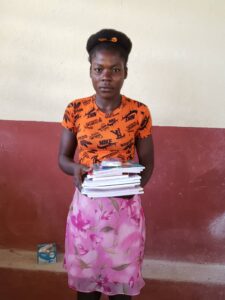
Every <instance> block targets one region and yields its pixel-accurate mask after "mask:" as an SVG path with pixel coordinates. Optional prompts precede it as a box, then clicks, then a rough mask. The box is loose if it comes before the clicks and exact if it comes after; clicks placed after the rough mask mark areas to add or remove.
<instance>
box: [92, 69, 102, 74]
mask: <svg viewBox="0 0 225 300" xmlns="http://www.w3.org/2000/svg"><path fill="white" fill-rule="evenodd" d="M94 70H95V72H96V73H100V72H101V71H102V68H95V69H94Z"/></svg>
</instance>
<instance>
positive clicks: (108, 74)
mask: <svg viewBox="0 0 225 300" xmlns="http://www.w3.org/2000/svg"><path fill="white" fill-rule="evenodd" d="M111 78H112V73H111V71H110V70H107V69H105V70H104V71H103V73H102V80H111Z"/></svg>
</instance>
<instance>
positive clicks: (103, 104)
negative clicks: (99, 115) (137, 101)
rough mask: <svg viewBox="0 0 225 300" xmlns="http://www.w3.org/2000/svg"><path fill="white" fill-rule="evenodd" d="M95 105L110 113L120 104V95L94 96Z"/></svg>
mask: <svg viewBox="0 0 225 300" xmlns="http://www.w3.org/2000/svg"><path fill="white" fill-rule="evenodd" d="M95 101H96V104H97V106H98V107H99V108H100V109H101V110H102V111H103V112H105V113H111V112H112V111H113V110H114V109H116V108H117V107H119V106H120V104H121V101H122V96H121V95H118V96H116V97H114V98H102V97H101V96H99V95H97V94H96V96H95Z"/></svg>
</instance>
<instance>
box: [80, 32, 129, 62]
mask: <svg viewBox="0 0 225 300" xmlns="http://www.w3.org/2000/svg"><path fill="white" fill-rule="evenodd" d="M131 48H132V42H131V40H130V39H129V38H128V37H127V36H126V34H124V33H123V32H120V31H117V30H115V29H102V30H100V31H98V32H96V33H95V34H92V35H91V36H90V37H89V39H88V40H87V45H86V49H87V52H88V54H89V61H90V62H91V60H92V57H93V56H94V55H95V53H96V51H99V50H110V51H117V52H119V54H120V56H121V57H122V58H123V59H124V61H125V65H126V64H127V61H128V56H129V53H130V51H131Z"/></svg>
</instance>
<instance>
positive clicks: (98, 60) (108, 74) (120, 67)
mask: <svg viewBox="0 0 225 300" xmlns="http://www.w3.org/2000/svg"><path fill="white" fill-rule="evenodd" d="M90 77H91V79H92V84H93V87H94V89H95V91H96V94H97V95H98V96H100V97H102V98H105V99H107V98H111V99H112V98H114V97H118V95H120V90H121V88H122V86H123V82H124V79H125V78H126V77H127V68H126V67H125V63H124V60H123V58H122V57H121V56H120V54H119V53H118V52H116V51H111V50H99V51H96V53H95V55H94V56H93V57H92V60H91V68H90Z"/></svg>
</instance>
